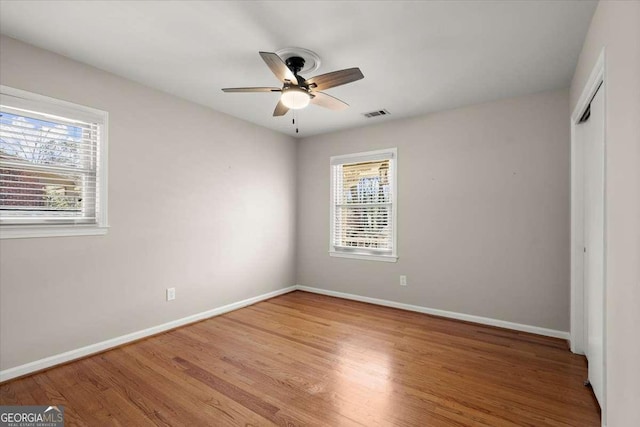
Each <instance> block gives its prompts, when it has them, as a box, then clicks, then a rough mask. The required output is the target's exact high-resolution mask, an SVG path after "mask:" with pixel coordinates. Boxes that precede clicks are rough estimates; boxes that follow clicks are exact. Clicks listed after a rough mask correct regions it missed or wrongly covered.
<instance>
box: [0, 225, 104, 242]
mask: <svg viewBox="0 0 640 427" xmlns="http://www.w3.org/2000/svg"><path fill="white" fill-rule="evenodd" d="M108 229H109V227H101V226H97V225H5V226H0V239H32V238H38V237H70V236H103V235H105V234H107V231H108Z"/></svg>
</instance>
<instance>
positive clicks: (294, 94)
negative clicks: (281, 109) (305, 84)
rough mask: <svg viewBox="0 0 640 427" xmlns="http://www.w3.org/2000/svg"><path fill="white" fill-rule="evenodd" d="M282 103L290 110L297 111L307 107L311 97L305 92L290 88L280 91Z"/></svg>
mask: <svg viewBox="0 0 640 427" xmlns="http://www.w3.org/2000/svg"><path fill="white" fill-rule="evenodd" d="M280 100H281V101H282V103H283V104H284V105H285V106H286V107H287V108H289V109H291V110H299V109H301V108H305V107H306V106H307V105H309V102H310V101H311V97H310V96H309V94H308V93H307V91H305V90H303V89H300V88H298V87H291V88H288V89H285V90H283V91H282V96H281V97H280Z"/></svg>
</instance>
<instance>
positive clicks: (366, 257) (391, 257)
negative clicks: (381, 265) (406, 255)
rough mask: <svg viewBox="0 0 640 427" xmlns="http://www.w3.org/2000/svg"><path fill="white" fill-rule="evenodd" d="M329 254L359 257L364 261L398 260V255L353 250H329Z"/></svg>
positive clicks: (342, 256)
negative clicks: (364, 252) (362, 252)
mask: <svg viewBox="0 0 640 427" xmlns="http://www.w3.org/2000/svg"><path fill="white" fill-rule="evenodd" d="M329 256H333V257H336V258H352V259H361V260H365V261H385V262H398V257H397V256H394V255H372V254H359V253H355V252H338V251H329Z"/></svg>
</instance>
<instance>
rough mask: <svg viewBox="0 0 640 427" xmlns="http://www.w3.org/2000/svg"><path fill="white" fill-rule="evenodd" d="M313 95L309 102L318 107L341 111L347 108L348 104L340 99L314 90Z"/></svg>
mask: <svg viewBox="0 0 640 427" xmlns="http://www.w3.org/2000/svg"><path fill="white" fill-rule="evenodd" d="M313 95H314V96H313V98H311V103H312V104H315V105H318V106H320V107H324V108H328V109H329V110H333V111H341V110H345V109H347V108H349V104H347V103H346V102H343V101H340V100H339V99H338V98H334V97H333V96H331V95H327V94H326V93H322V92H314V93H313Z"/></svg>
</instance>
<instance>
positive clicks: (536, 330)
mask: <svg viewBox="0 0 640 427" xmlns="http://www.w3.org/2000/svg"><path fill="white" fill-rule="evenodd" d="M295 290H301V291H307V292H312V293H316V294H321V295H328V296H332V297H338V298H344V299H349V300H354V301H360V302H367V303H370V304H376V305H382V306H385V307H393V308H399V309H402V310H409V311H416V312H418V313H426V314H432V315H434V316H440V317H448V318H451V319H458V320H465V321H467V322H474V323H479V324H482V325H490V326H497V327H500V328H506V329H513V330H516V331H522V332H530V333H533V334H538V335H544V336H548V337H554V338H563V339H567V340H568V339H569V332H564V331H556V330H553V329H546V328H540V327H538V326H530V325H523V324H520V323H513V322H507V321H504V320H497V319H490V318H488V317H481V316H474V315H471V314H463V313H455V312H453V311H445V310H438V309H435V308H428V307H421V306H418V305H411V304H404V303H401V302H395V301H389V300H384V299H379V298H371V297H364V296H361V295H354V294H347V293H344V292H337V291H330V290H326V289H320V288H313V287H309V286H303V285H295V286H289V287H288V288H282V289H278V290H275V291H273V292H268V293H266V294H262V295H258V296H256V297H253V298H248V299H245V300H242V301H238V302H234V303H232V304H227V305H224V306H222V307H217V308H214V309H211V310H208V311H204V312H202V313H198V314H194V315H191V316H187V317H183V318H182V319H177V320H173V321H171V322H167V323H163V324H162V325H158V326H153V327H151V328H148V329H143V330H141V331H137V332H132V333H130V334H127V335H122V336H119V337H116V338H112V339H109V340H106V341H102V342H99V343H96V344H91V345H88V346H86V347H82V348H78V349H75V350H70V351H67V352H65V353H60V354H56V355H53V356H50V357H46V358H44V359H40V360H36V361H34V362H30V363H25V364H24V365H20V366H16V367H15V368H9V369H5V370H4V371H0V382H4V381H8V380H10V379H13V378H17V377H21V376H23V375H28V374H30V373H33V372H37V371H41V370H43V369H47V368H50V367H52V366H56V365H60V364H63V363H66V362H70V361H72V360H75V359H80V358H82V357H86V356H89V355H91V354H96V353H100V352H102V351H105V350H108V349H110V348H114V347H117V346H119V345H122V344H126V343H129V342H132V341H136V340H139V339H141V338H146V337H149V336H151V335H155V334H158V333H160V332H164V331H168V330H170V329H173V328H177V327H179V326H184V325H188V324H189V323H193V322H197V321H199V320H204V319H207V318H209V317H214V316H218V315H220V314H223V313H228V312H230V311H233V310H237V309H239V308H243V307H246V306H248V305H251V304H255V303H257V302H260V301H264V300H266V299H269V298H273V297H276V296H278V295H283V294H286V293H289V292H292V291H295Z"/></svg>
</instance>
